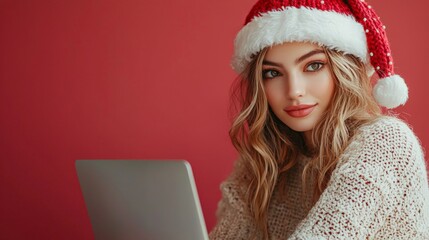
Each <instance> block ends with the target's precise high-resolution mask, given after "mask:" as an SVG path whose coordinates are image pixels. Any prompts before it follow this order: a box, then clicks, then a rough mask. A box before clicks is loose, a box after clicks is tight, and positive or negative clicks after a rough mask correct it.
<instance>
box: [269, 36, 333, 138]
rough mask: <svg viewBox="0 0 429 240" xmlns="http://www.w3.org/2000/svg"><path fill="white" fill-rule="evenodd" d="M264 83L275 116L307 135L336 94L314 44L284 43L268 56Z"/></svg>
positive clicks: (322, 52) (323, 57)
mask: <svg viewBox="0 0 429 240" xmlns="http://www.w3.org/2000/svg"><path fill="white" fill-rule="evenodd" d="M262 72H263V75H262V79H263V84H264V89H265V93H266V97H267V100H268V103H269V105H270V107H271V109H272V110H273V112H274V114H275V115H276V116H277V117H278V118H279V119H280V120H281V121H282V122H283V123H284V124H286V125H287V126H288V127H290V128H291V129H293V130H295V131H298V132H303V133H305V134H306V135H307V134H308V133H311V130H312V129H313V128H314V126H315V125H316V124H317V122H318V121H319V120H320V119H321V117H322V114H323V113H324V112H325V111H326V109H327V108H328V105H329V103H330V100H331V98H332V95H333V93H334V78H333V76H332V74H331V71H330V69H329V67H328V58H327V56H326V55H325V53H324V51H323V49H322V48H321V47H319V46H318V45H315V44H311V43H284V44H281V45H276V46H273V47H272V48H270V49H269V50H268V52H267V53H266V55H265V58H264V61H263V65H262Z"/></svg>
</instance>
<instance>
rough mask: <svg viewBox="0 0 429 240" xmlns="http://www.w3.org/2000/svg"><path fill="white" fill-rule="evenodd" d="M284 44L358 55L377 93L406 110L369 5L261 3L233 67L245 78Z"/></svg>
mask: <svg viewBox="0 0 429 240" xmlns="http://www.w3.org/2000/svg"><path fill="white" fill-rule="evenodd" d="M284 42H311V43H317V44H319V45H323V46H325V47H327V48H329V49H333V50H338V51H342V52H344V53H345V54H353V55H354V56H356V57H358V58H359V59H360V60H361V61H362V62H364V63H366V64H367V63H370V64H371V65H372V67H373V68H374V70H375V72H376V73H377V74H378V76H379V80H378V81H377V83H376V85H375V86H374V89H373V95H374V98H375V99H376V101H377V102H378V103H379V104H380V105H381V106H384V107H387V108H395V107H398V106H399V105H404V104H405V102H406V101H407V99H408V88H407V85H406V84H405V81H404V80H403V79H402V78H401V77H400V76H399V75H396V74H394V71H393V59H392V55H391V52H390V47H389V42H388V40H387V37H386V32H385V26H384V25H383V24H382V23H381V21H380V18H379V17H378V16H377V14H376V13H375V12H374V10H373V9H372V7H371V6H370V5H368V4H367V3H366V2H365V1H364V0H344V1H343V0H259V1H258V2H257V3H256V4H255V5H254V6H253V8H252V10H251V11H250V13H249V14H248V16H247V18H246V21H245V24H244V26H243V28H242V29H241V30H240V31H239V32H238V34H237V37H236V39H235V42H234V56H233V60H232V64H231V65H232V67H233V69H234V70H235V71H236V72H237V73H241V72H242V71H243V70H244V69H245V67H246V65H247V64H248V63H249V62H250V61H251V59H252V58H253V57H254V55H255V54H256V53H258V52H259V51H261V50H262V49H264V48H265V47H268V46H273V45H276V44H281V43H284Z"/></svg>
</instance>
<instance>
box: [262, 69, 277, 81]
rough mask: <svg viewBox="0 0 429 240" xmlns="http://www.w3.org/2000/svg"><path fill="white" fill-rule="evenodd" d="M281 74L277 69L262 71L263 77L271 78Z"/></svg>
mask: <svg viewBox="0 0 429 240" xmlns="http://www.w3.org/2000/svg"><path fill="white" fill-rule="evenodd" d="M278 76H280V73H279V72H278V71H276V70H272V69H268V70H263V71H262V78H263V79H270V78H275V77H278Z"/></svg>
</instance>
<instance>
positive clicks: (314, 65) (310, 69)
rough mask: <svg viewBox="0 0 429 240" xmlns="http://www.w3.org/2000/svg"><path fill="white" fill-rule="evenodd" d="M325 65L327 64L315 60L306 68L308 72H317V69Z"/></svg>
mask: <svg viewBox="0 0 429 240" xmlns="http://www.w3.org/2000/svg"><path fill="white" fill-rule="evenodd" d="M323 65H325V64H324V63H321V62H313V63H310V64H309V65H307V67H306V68H305V70H306V71H308V72H315V71H317V70H319V69H321V68H322V67H323Z"/></svg>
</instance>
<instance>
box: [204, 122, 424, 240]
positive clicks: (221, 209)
mask: <svg viewBox="0 0 429 240" xmlns="http://www.w3.org/2000/svg"><path fill="white" fill-rule="evenodd" d="M299 160H300V161H299V162H298V164H297V165H295V166H294V168H293V169H292V170H291V171H290V174H289V175H288V176H287V183H286V187H287V188H286V194H285V195H280V194H279V189H278V187H276V188H275V189H274V193H273V195H272V198H271V200H270V204H269V207H268V231H269V234H270V237H271V239H312V240H316V239H317V240H319V239H407V240H408V239H429V186H428V175H427V168H426V164H425V160H424V156H423V151H422V148H421V146H420V143H419V141H418V139H417V138H416V136H415V135H414V133H413V132H412V130H411V129H410V128H409V127H408V125H407V124H405V123H404V122H402V121H400V120H398V119H396V118H394V117H382V118H380V119H378V120H376V121H375V122H373V123H371V124H367V125H364V126H362V127H361V128H360V129H359V130H358V131H357V133H356V135H355V136H354V137H353V139H352V141H351V142H350V144H349V146H348V147H347V148H346V149H345V151H344V153H343V154H342V155H341V156H340V158H339V161H338V163H337V165H336V167H335V169H334V171H333V172H332V175H331V178H330V180H329V182H328V185H327V187H326V189H325V190H324V191H323V193H322V195H321V196H320V198H319V199H318V201H317V202H316V203H315V204H314V205H311V199H312V194H311V192H312V191H309V192H308V193H307V194H305V193H304V194H302V193H303V192H302V191H301V187H302V181H301V174H302V170H303V167H304V165H305V164H306V163H307V162H308V161H310V159H309V158H306V157H302V158H301V159H299ZM246 175H248V173H247V172H246V170H245V168H244V166H243V163H242V162H241V161H240V160H238V161H237V162H236V164H235V167H234V170H233V172H232V173H231V175H230V176H229V177H228V178H227V179H226V180H225V181H224V182H223V183H222V184H221V191H222V199H221V201H220V202H219V204H218V210H217V218H218V222H217V225H216V226H215V227H214V229H213V230H212V231H211V232H210V235H209V236H210V239H211V240H214V239H220V240H227V239H234V240H238V239H246V240H247V239H251V236H253V235H252V233H253V232H254V229H255V225H254V223H253V222H252V221H251V217H250V215H249V214H248V212H247V210H246V209H247V207H246V203H245V196H244V193H245V191H246V187H247V186H246V185H245V184H243V183H244V182H245V179H246ZM310 182H311V181H310ZM277 186H278V185H277ZM309 189H312V183H311V184H310V187H309ZM285 196H286V197H285ZM259 236H260V235H259Z"/></svg>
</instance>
